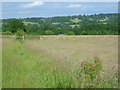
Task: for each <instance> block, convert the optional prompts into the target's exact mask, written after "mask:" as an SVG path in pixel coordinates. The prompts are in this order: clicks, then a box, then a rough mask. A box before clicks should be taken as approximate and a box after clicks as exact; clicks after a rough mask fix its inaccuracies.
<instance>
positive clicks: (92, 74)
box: [81, 57, 102, 87]
mask: <svg viewBox="0 0 120 90" xmlns="http://www.w3.org/2000/svg"><path fill="white" fill-rule="evenodd" d="M101 71H102V62H101V60H100V58H98V57H95V58H94V63H89V62H87V61H83V62H82V63H81V76H83V77H84V79H85V83H86V82H87V83H89V85H86V86H88V87H93V84H94V80H95V79H96V77H97V76H98V75H99V74H100V72H101ZM90 83H91V85H90Z"/></svg>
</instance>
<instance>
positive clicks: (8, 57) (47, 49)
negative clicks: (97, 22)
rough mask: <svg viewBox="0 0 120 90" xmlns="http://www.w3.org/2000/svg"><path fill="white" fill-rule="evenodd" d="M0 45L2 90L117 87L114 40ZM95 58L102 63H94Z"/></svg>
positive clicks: (35, 41)
mask: <svg viewBox="0 0 120 90" xmlns="http://www.w3.org/2000/svg"><path fill="white" fill-rule="evenodd" d="M2 44H3V49H2V59H3V61H2V70H3V72H2V75H3V77H2V87H3V88H11V87H12V88H115V87H118V76H117V75H118V72H117V71H118V38H117V37H79V38H61V39H56V38H52V39H42V40H25V41H24V42H23V43H20V42H18V41H16V40H12V39H3V41H2ZM96 59H97V60H99V61H100V62H101V63H99V64H95V63H94V60H96ZM94 65H96V68H94V67H92V66H94ZM100 65H101V66H100ZM99 66H100V69H99V68H98V69H97V67H99ZM84 70H85V71H84ZM91 70H92V71H91ZM98 72H99V73H98ZM93 76H95V77H94V78H93Z"/></svg>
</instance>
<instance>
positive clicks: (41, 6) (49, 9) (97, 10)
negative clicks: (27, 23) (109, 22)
mask: <svg viewBox="0 0 120 90" xmlns="http://www.w3.org/2000/svg"><path fill="white" fill-rule="evenodd" d="M112 13H118V3H117V2H42V1H39V2H3V3H2V18H1V19H12V18H16V19H20V18H33V17H36V18H37V17H38V18H39V17H41V18H48V17H59V16H76V15H95V14H112Z"/></svg>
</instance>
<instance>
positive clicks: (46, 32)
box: [45, 30, 54, 35]
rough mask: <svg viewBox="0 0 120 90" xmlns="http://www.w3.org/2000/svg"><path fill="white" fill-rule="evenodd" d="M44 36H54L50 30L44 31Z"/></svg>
mask: <svg viewBox="0 0 120 90" xmlns="http://www.w3.org/2000/svg"><path fill="white" fill-rule="evenodd" d="M45 35H54V32H53V31H51V30H46V31H45Z"/></svg>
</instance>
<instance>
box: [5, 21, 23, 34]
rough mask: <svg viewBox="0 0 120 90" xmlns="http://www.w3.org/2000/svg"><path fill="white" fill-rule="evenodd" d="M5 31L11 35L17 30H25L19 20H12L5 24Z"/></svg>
mask: <svg viewBox="0 0 120 90" xmlns="http://www.w3.org/2000/svg"><path fill="white" fill-rule="evenodd" d="M7 27H8V28H7V29H9V31H11V32H12V33H15V32H17V30H18V29H21V30H25V25H24V23H23V22H22V20H20V19H12V20H10V21H9V22H8V23H7Z"/></svg>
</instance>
